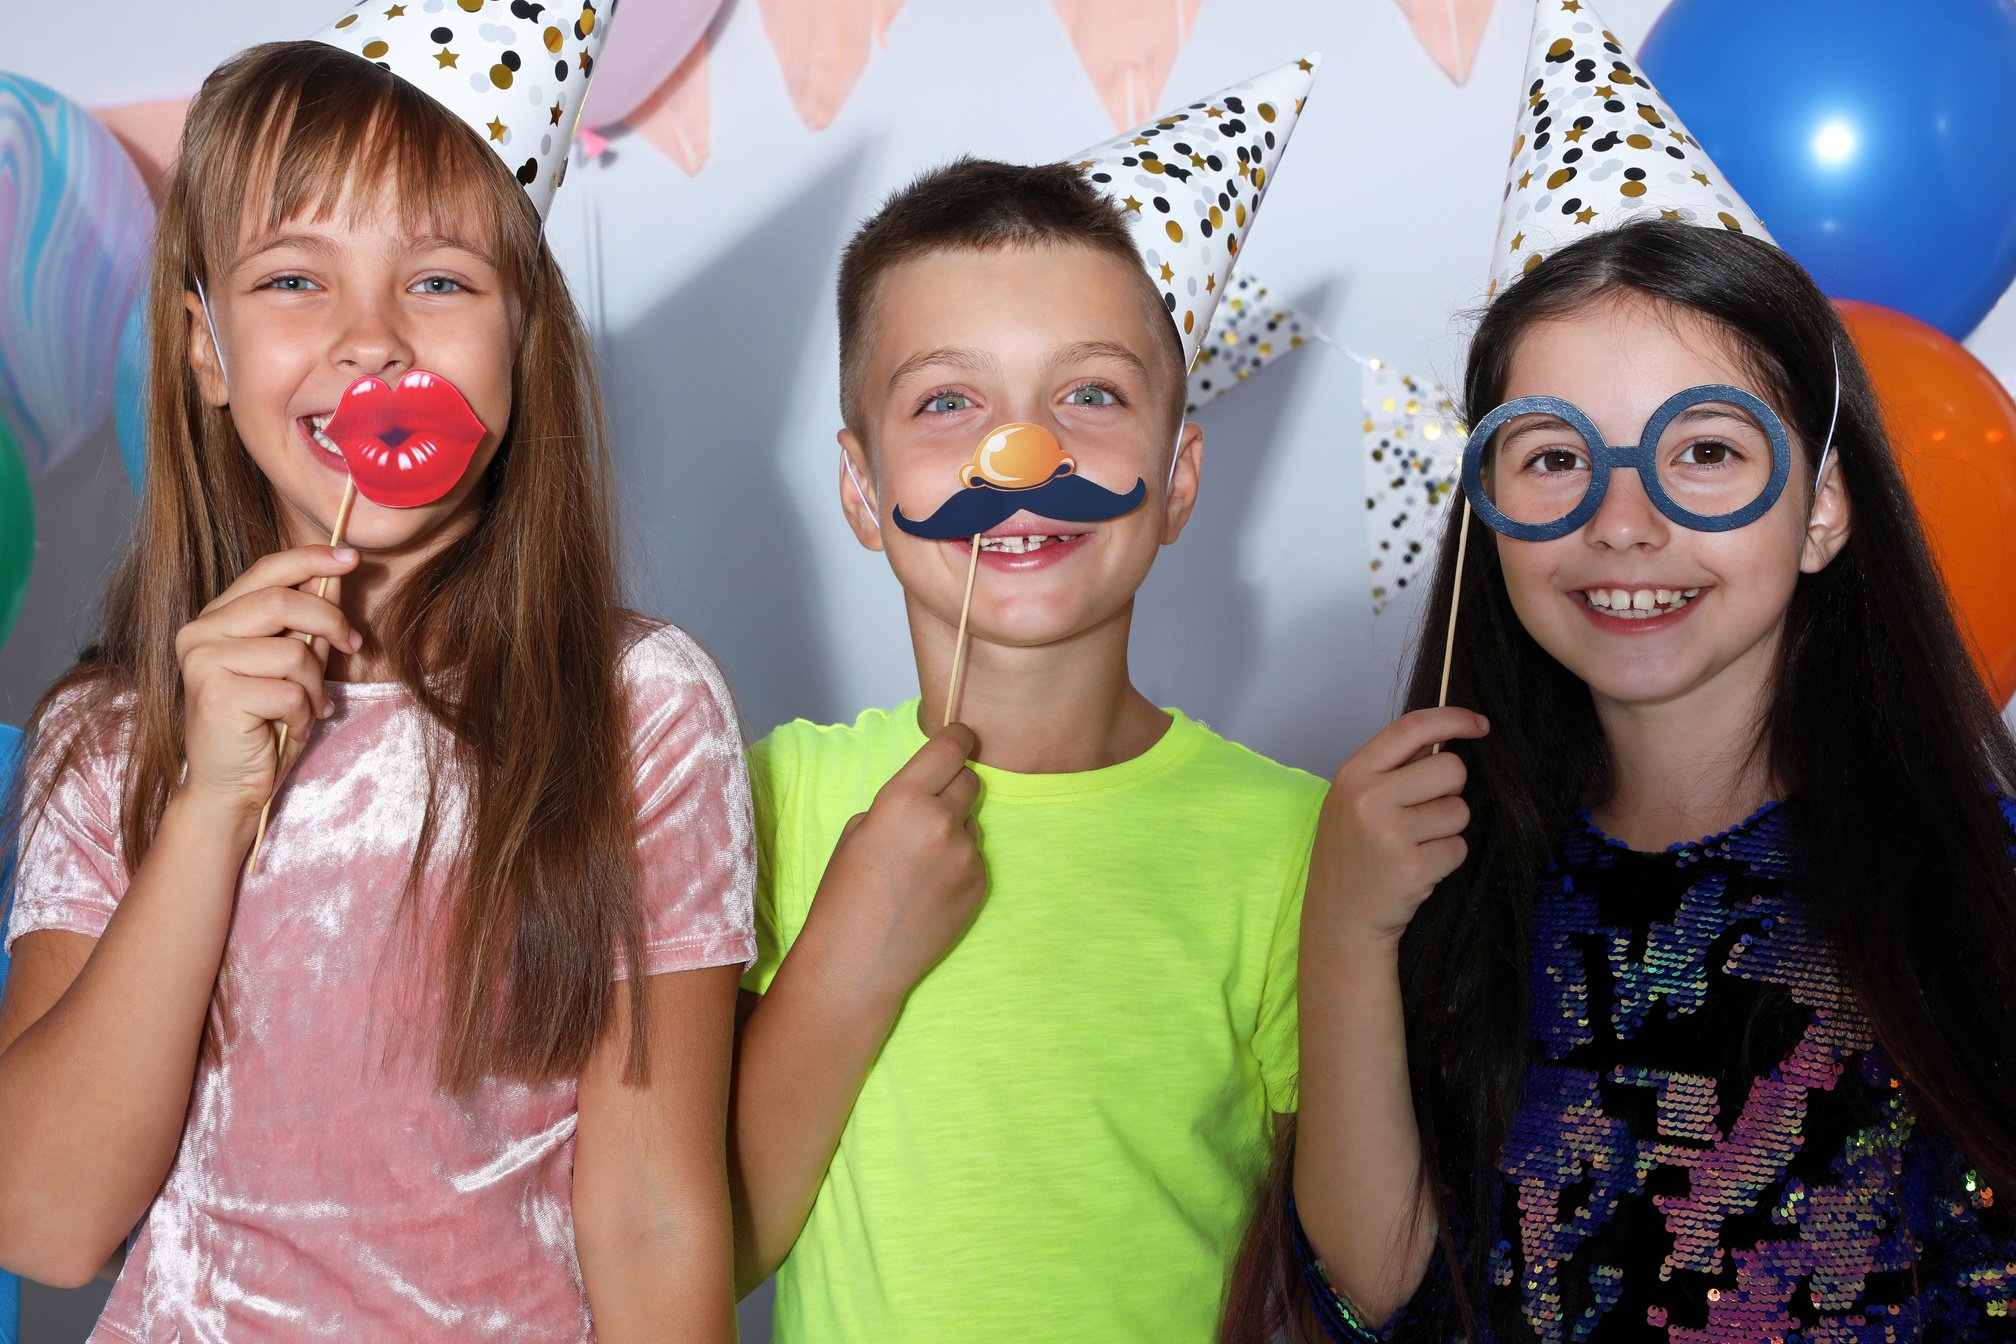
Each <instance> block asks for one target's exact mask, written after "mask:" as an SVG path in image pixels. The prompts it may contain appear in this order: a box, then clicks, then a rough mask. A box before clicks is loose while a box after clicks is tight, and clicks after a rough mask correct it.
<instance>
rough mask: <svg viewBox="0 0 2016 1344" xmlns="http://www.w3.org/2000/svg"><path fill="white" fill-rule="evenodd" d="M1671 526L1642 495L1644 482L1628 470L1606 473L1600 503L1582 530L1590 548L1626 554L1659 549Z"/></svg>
mask: <svg viewBox="0 0 2016 1344" xmlns="http://www.w3.org/2000/svg"><path fill="white" fill-rule="evenodd" d="M1671 526H1672V525H1671V524H1670V523H1668V522H1667V520H1666V515H1665V514H1663V513H1661V512H1659V510H1658V508H1657V506H1655V505H1654V504H1653V503H1652V496H1650V495H1648V494H1646V493H1645V482H1644V481H1643V480H1642V479H1640V477H1639V475H1638V473H1637V472H1636V471H1634V470H1632V469H1631V468H1629V467H1620V468H1618V469H1616V470H1615V471H1612V472H1611V473H1610V483H1609V485H1608V486H1607V487H1606V488H1605V490H1604V491H1603V503H1602V504H1601V505H1599V506H1598V507H1597V509H1596V514H1595V516H1594V517H1592V518H1591V519H1590V520H1589V521H1588V523H1587V524H1586V525H1585V526H1584V529H1583V530H1584V532H1585V533H1586V534H1587V540H1588V542H1589V544H1590V545H1592V546H1607V547H1609V548H1610V549H1611V550H1619V551H1622V550H1629V549H1630V548H1631V547H1633V546H1663V545H1664V544H1665V543H1666V538H1667V535H1668V531H1669V529H1670V528H1671Z"/></svg>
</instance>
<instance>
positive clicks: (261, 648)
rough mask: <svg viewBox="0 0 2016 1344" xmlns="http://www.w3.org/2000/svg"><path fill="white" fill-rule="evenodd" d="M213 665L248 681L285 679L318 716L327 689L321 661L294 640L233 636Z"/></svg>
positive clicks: (324, 702) (326, 694)
mask: <svg viewBox="0 0 2016 1344" xmlns="http://www.w3.org/2000/svg"><path fill="white" fill-rule="evenodd" d="M216 657H217V666H218V667H219V668H221V669H222V670H224V671H225V672H228V673H230V674H231V675H232V676H235V677H240V678H245V679H248V680H260V681H276V682H286V683H288V684H290V685H294V686H298V687H300V688H301V690H303V691H304V692H306V693H307V696H308V699H309V702H310V707H311V708H312V709H313V710H314V712H315V715H316V717H318V718H319V717H321V715H322V710H323V707H324V706H325V705H326V704H327V703H328V700H329V690H328V687H327V686H326V685H325V684H324V682H323V680H322V660H321V659H320V658H318V657H316V656H315V651H314V650H313V649H312V648H310V647H309V646H308V645H306V644H304V643H302V642H301V641H300V640H298V639H288V638H286V637H284V636H278V635H274V636H268V637H267V638H265V639H234V640H231V641H230V642H229V643H227V644H224V645H221V646H220V647H219V649H218V651H217V655H216Z"/></svg>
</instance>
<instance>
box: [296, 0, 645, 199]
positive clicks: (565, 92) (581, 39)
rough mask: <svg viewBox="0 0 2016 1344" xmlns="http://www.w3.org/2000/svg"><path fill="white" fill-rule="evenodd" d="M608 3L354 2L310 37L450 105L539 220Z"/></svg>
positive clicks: (570, 133) (558, 174)
mask: <svg viewBox="0 0 2016 1344" xmlns="http://www.w3.org/2000/svg"><path fill="white" fill-rule="evenodd" d="M614 8H615V6H614V5H613V4H609V3H607V2H606V0H603V3H595V2H594V0H571V2H563V3H559V4H534V3H531V0H406V3H404V4H393V3H391V2H390V0H363V3H360V4H358V5H357V6H356V7H355V8H353V9H351V10H350V11H349V12H347V13H345V14H344V15H343V16H342V17H341V18H339V19H337V20H336V21H335V22H334V23H332V24H330V25H329V26H328V27H326V28H324V29H322V31H320V32H318V33H315V34H313V35H312V36H313V38H314V40H315V41H317V42H326V43H327V44H329V45H330V46H332V47H340V48H341V49H343V50H344V51H348V52H354V53H355V54H357V55H359V56H362V57H363V58H364V59H365V60H367V61H371V62H372V63H374V64H376V65H381V66H383V67H385V69H387V70H390V71H391V72H392V73H393V74H395V75H397V76H399V77H400V78H401V79H403V80H405V81H406V82H407V83H408V84H411V85H412V86H413V87H415V88H417V89H419V90H420V91H421V92H423V93H425V94H427V95H429V96H430V97H432V98H433V99H434V100H435V101H436V102H438V103H440V104H441V105H442V106H443V107H446V108H447V109H448V110H449V111H450V112H453V113H454V114H455V115H456V116H457V117H459V118H461V120H462V121H463V122H464V123H465V124H466V125H467V126H468V127H469V129H470V130H472V131H474V132H475V133H476V134H477V136H478V137H480V138H481V139H482V140H483V142H484V143H485V144H487V145H489V146H490V148H492V149H494V150H496V151H497V154H498V156H499V157H500V158H502V159H503V160H504V163H505V166H506V167H508V168H510V170H511V172H512V173H513V174H514V175H515V176H516V177H517V179H518V180H519V181H520V182H522V183H524V184H525V194H526V195H527V196H528V197H530V198H531V201H532V207H533V209H535V210H537V211H538V212H539V218H541V219H542V220H543V219H544V218H546V212H547V210H548V209H549V208H550V207H551V206H552V204H553V192H554V191H555V189H557V188H558V187H559V185H560V180H561V178H563V177H565V176H566V174H567V153H568V150H569V149H571V148H572V147H573V144H574V124H575V122H577V121H578V120H580V117H581V104H582V102H583V100H584V99H586V98H587V96H588V81H589V79H590V78H591V77H592V76H593V75H594V72H595V62H596V61H597V60H599V59H601V52H602V40H603V37H604V36H605V35H606V33H607V31H608V26H609V13H608V11H611V10H613V9H614Z"/></svg>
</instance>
